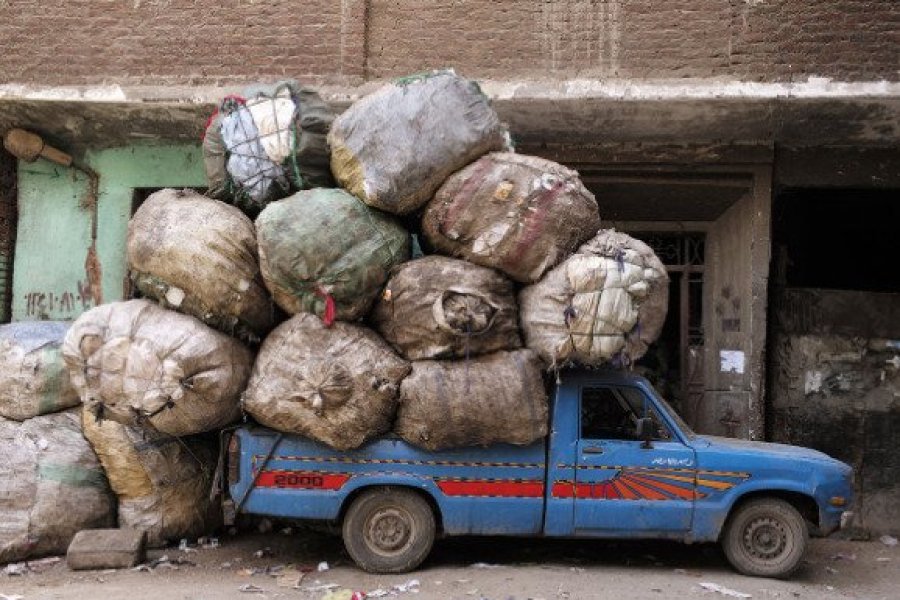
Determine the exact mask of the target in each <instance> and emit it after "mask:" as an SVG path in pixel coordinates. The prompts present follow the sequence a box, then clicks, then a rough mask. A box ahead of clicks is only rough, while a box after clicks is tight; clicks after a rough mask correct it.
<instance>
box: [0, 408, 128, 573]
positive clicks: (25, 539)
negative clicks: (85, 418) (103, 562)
mask: <svg viewBox="0 0 900 600" xmlns="http://www.w3.org/2000/svg"><path fill="white" fill-rule="evenodd" d="M79 413H80V411H79V410H78V409H73V410H67V411H65V412H60V413H56V414H52V415H45V416H40V417H34V418H33V419H28V420H27V421H23V422H21V423H18V422H15V421H7V420H5V419H2V418H0V457H2V460H0V564H3V563H7V562H12V561H17V560H23V559H25V558H29V557H36V556H40V555H44V554H62V553H64V552H65V551H66V549H67V548H68V546H69V542H71V541H72V538H73V537H74V536H75V534H76V533H78V532H79V531H81V530H82V529H96V528H103V527H110V526H111V525H112V524H113V523H114V521H115V510H116V509H115V496H113V494H112V492H111V491H110V489H109V483H108V482H107V480H106V475H104V473H103V469H102V467H101V466H100V463H99V461H98V460H97V456H96V455H95V454H94V451H93V450H91V447H90V445H88V443H87V441H86V440H85V439H84V437H83V436H82V435H81V423H80V419H79Z"/></svg>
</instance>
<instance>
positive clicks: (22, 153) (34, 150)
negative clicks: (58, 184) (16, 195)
mask: <svg viewBox="0 0 900 600" xmlns="http://www.w3.org/2000/svg"><path fill="white" fill-rule="evenodd" d="M3 147H4V148H6V149H7V151H9V153H10V154H12V155H13V156H15V157H16V158H18V159H20V160H24V161H25V162H34V161H36V160H37V159H38V158H46V159H47V160H49V161H50V162H53V163H56V164H58V165H62V166H64V167H70V166H72V157H71V156H70V155H68V154H66V153H65V152H63V151H62V150H57V149H56V148H54V147H53V146H48V145H47V144H45V143H44V140H43V139H41V136H39V135H37V134H34V133H31V132H30V131H25V130H24V129H10V130H9V131H7V132H6V135H5V136H4V137H3Z"/></svg>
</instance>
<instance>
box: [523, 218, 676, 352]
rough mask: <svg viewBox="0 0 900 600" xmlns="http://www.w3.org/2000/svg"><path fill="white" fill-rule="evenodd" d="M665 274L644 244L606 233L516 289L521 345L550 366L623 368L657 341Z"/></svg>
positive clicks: (665, 296) (665, 305) (666, 289)
mask: <svg viewBox="0 0 900 600" xmlns="http://www.w3.org/2000/svg"><path fill="white" fill-rule="evenodd" d="M668 303H669V277H668V275H666V269H665V267H664V266H663V264H662V262H660V260H659V258H657V256H656V255H655V254H654V253H653V250H652V249H651V248H650V247H649V246H647V244H645V243H644V242H641V241H640V240H636V239H635V238H633V237H631V236H629V235H626V234H624V233H620V232H618V231H615V230H614V229H606V230H603V231H601V232H600V233H598V234H597V236H596V237H594V239H592V240H591V241H589V242H588V243H586V244H585V245H583V246H582V247H581V248H579V249H578V252H576V253H575V254H574V255H573V256H571V257H570V258H568V259H567V260H566V261H565V262H563V263H562V264H561V265H559V266H558V267H556V268H555V269H553V270H552V271H550V273H548V274H547V276H546V277H544V279H542V280H541V281H540V282H539V283H536V284H535V285H532V286H529V287H527V288H525V289H524V290H522V292H521V294H520V296H519V306H520V310H521V314H522V329H523V331H524V332H525V343H526V345H527V346H528V347H529V348H531V349H532V350H534V351H536V352H537V353H538V354H540V356H541V358H543V359H544V360H545V361H546V362H547V363H549V364H550V365H552V366H554V367H558V366H563V365H566V364H569V363H577V364H581V365H584V366H598V365H600V364H603V363H605V362H610V361H612V362H613V363H618V364H621V365H628V364H631V362H633V361H634V360H637V359H638V358H640V357H641V356H643V355H644V353H645V352H646V351H647V346H648V345H649V344H651V343H653V342H654V341H656V338H657V337H659V334H660V331H662V326H663V323H664V322H665V320H666V311H667V310H668Z"/></svg>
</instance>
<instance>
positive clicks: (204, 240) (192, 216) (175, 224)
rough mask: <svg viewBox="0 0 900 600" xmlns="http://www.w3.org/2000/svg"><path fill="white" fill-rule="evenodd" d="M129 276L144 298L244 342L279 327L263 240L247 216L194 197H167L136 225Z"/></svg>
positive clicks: (141, 212) (187, 193)
mask: <svg viewBox="0 0 900 600" xmlns="http://www.w3.org/2000/svg"><path fill="white" fill-rule="evenodd" d="M127 258H128V268H129V269H130V270H131V277H132V279H133V280H134V283H135V285H136V286H137V288H138V289H139V290H141V292H143V293H144V295H146V296H149V297H151V298H156V299H157V300H159V301H160V302H161V303H162V305H163V306H165V307H167V308H172V309H174V310H177V311H179V312H183V313H185V314H189V315H192V316H194V317H197V318H198V319H200V320H201V321H203V322H204V323H206V324H208V325H211V326H212V327H215V328H216V329H219V330H221V331H224V332H225V333H229V334H233V335H237V336H239V337H241V338H243V339H247V340H251V341H258V340H259V339H260V337H262V336H265V334H266V333H268V332H269V330H270V329H272V327H273V326H274V322H273V321H274V307H273V304H272V300H271V298H269V294H268V292H267V291H266V289H265V286H264V285H263V282H262V278H261V277H260V274H259V259H258V258H257V254H256V232H255V230H254V229H253V222H252V221H251V220H250V219H249V218H247V217H246V216H245V215H244V214H243V213H242V212H241V211H240V210H238V209H237V208H235V207H233V206H229V205H227V204H225V203H223V202H218V201H216V200H211V199H209V198H206V197H204V196H201V195H200V194H198V193H196V192H193V191H191V190H179V191H176V190H160V191H158V192H156V193H154V194H152V195H151V196H150V197H149V198H147V200H145V201H144V203H143V204H141V206H140V208H138V210H137V212H135V213H134V216H133V217H132V218H131V222H130V223H129V224H128V241H127Z"/></svg>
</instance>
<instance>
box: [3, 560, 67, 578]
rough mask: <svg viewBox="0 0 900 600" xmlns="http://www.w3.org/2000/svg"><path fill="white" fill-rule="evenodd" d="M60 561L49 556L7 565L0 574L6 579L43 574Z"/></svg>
mask: <svg viewBox="0 0 900 600" xmlns="http://www.w3.org/2000/svg"><path fill="white" fill-rule="evenodd" d="M61 561H62V558H61V557H59V556H49V557H47V558H40V559H38V560H26V561H23V562H17V563H9V564H8V565H6V567H5V568H4V569H3V571H2V573H3V574H4V575H6V576H8V577H15V576H21V575H25V574H26V573H43V572H44V571H46V570H47V569H49V568H50V567H52V566H53V565H55V564H57V563H59V562H61Z"/></svg>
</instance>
